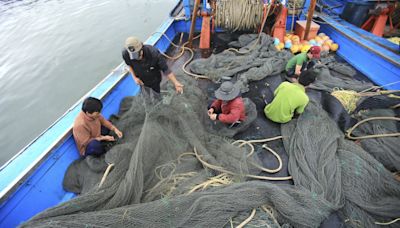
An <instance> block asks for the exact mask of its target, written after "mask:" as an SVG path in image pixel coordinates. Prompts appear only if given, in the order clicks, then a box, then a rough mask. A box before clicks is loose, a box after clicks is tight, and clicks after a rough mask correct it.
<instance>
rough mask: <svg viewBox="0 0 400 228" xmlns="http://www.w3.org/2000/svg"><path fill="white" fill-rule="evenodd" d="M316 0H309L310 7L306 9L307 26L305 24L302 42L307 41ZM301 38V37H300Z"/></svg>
mask: <svg viewBox="0 0 400 228" xmlns="http://www.w3.org/2000/svg"><path fill="white" fill-rule="evenodd" d="M316 2H317V0H311V4H310V7H309V8H308V15H307V24H306V31H305V32H304V38H303V39H304V40H308V33H309V32H310V27H311V21H312V17H313V15H314V9H315V5H316ZM300 38H301V37H300Z"/></svg>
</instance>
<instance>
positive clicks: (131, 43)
mask: <svg viewBox="0 0 400 228" xmlns="http://www.w3.org/2000/svg"><path fill="white" fill-rule="evenodd" d="M129 47H134V48H135V51H134V52H138V51H140V50H141V49H142V47H143V43H142V41H140V40H139V39H138V38H137V37H133V36H131V37H128V38H127V39H126V40H125V48H126V49H128V48H129ZM128 51H129V50H128Z"/></svg>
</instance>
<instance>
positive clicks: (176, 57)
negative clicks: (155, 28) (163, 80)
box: [153, 32, 211, 80]
mask: <svg viewBox="0 0 400 228" xmlns="http://www.w3.org/2000/svg"><path fill="white" fill-rule="evenodd" d="M157 33H158V34H161V35H162V36H164V37H165V38H166V39H167V40H168V41H169V42H170V44H171V45H172V46H174V47H176V48H180V49H181V52H180V53H179V54H178V55H176V56H168V55H167V54H165V53H164V52H161V51H160V52H161V54H162V55H163V56H165V57H166V58H168V59H171V60H176V59H178V58H180V57H182V55H183V54H184V53H185V51H189V52H190V54H191V56H190V58H189V59H188V60H187V61H186V62H185V63H184V64H183V66H182V71H183V72H184V73H185V74H187V75H189V76H192V77H194V78H195V79H208V80H211V79H210V78H209V77H207V76H205V75H199V74H194V73H191V72H189V71H187V70H186V65H188V64H189V63H190V61H192V59H193V57H194V52H193V50H192V49H190V48H188V47H185V45H186V44H187V43H188V42H185V43H184V44H183V45H182V46H178V45H176V44H174V42H172V40H171V39H170V38H169V37H168V36H167V35H165V34H164V33H161V32H155V33H153V34H157ZM199 37H200V35H198V36H196V37H194V38H193V40H195V39H198V38H199ZM181 38H182V36H181Z"/></svg>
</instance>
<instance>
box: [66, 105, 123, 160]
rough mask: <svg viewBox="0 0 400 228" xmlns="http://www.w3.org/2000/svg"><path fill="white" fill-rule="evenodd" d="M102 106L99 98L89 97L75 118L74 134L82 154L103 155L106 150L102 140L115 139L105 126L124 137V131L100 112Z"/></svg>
mask: <svg viewBox="0 0 400 228" xmlns="http://www.w3.org/2000/svg"><path fill="white" fill-rule="evenodd" d="M102 108H103V104H102V102H101V101H100V100H99V99H97V98H94V97H88V98H86V99H85V100H84V101H83V104H82V112H80V113H79V114H78V116H77V117H76V119H75V122H74V126H73V128H72V134H73V135H74V139H75V143H76V146H77V147H78V150H79V153H80V155H81V156H84V157H86V156H88V155H95V156H99V155H102V154H104V153H105V152H106V151H105V149H104V147H103V144H102V141H115V139H114V137H113V136H111V135H107V134H106V133H107V132H105V130H106V129H104V127H105V128H107V129H108V130H111V131H114V132H115V134H116V135H117V136H118V137H119V138H121V137H122V132H121V131H120V130H118V128H116V127H115V126H114V125H113V124H112V123H111V122H110V121H108V120H106V119H105V118H104V117H103V115H101V114H100V112H101V109H102ZM102 128H103V129H102Z"/></svg>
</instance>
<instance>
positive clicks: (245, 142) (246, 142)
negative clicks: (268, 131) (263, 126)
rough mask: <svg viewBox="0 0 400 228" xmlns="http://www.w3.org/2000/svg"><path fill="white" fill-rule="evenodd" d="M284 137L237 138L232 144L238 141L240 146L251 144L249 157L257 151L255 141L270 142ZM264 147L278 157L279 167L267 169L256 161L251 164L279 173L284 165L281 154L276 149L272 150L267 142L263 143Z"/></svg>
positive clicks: (263, 169)
mask: <svg viewBox="0 0 400 228" xmlns="http://www.w3.org/2000/svg"><path fill="white" fill-rule="evenodd" d="M282 138H283V137H282V136H277V137H273V138H268V139H258V140H249V141H245V140H236V141H235V142H233V143H232V145H235V144H237V143H241V144H240V145H239V146H238V147H242V146H243V145H247V146H249V147H250V152H249V154H248V155H247V157H250V156H251V155H252V154H253V153H254V151H255V149H254V145H253V143H263V142H270V141H274V140H277V139H282ZM262 148H264V149H266V150H268V151H269V152H271V153H272V154H273V155H274V156H275V157H276V159H277V160H278V163H279V165H278V168H276V169H267V168H264V167H262V166H260V165H258V164H255V163H251V164H252V165H254V166H255V167H257V168H259V169H261V170H262V171H264V172H267V173H277V172H279V171H280V170H281V169H282V165H283V163H282V159H281V157H280V156H279V154H278V153H276V152H275V151H274V150H272V149H271V148H270V147H268V146H267V144H264V145H262Z"/></svg>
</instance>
